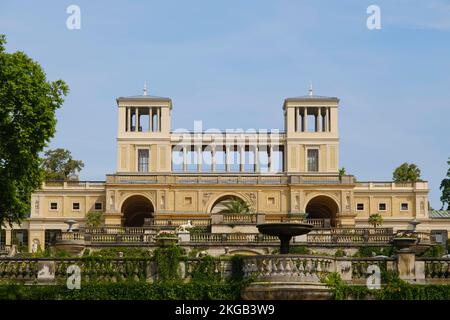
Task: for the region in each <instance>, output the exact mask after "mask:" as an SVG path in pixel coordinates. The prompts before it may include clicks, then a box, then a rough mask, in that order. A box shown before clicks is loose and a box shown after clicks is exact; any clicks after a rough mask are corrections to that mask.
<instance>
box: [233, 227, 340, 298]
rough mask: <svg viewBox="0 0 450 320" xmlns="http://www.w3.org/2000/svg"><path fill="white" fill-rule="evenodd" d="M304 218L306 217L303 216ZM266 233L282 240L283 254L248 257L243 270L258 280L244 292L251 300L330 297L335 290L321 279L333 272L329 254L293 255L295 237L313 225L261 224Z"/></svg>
mask: <svg viewBox="0 0 450 320" xmlns="http://www.w3.org/2000/svg"><path fill="white" fill-rule="evenodd" d="M302 220H303V219H302ZM256 227H257V228H258V230H259V232H260V233H262V234H266V235H270V236H276V237H278V238H279V239H280V254H279V255H278V254H269V255H258V256H249V257H245V258H244V260H243V265H244V266H243V271H244V274H245V276H246V277H253V279H254V281H253V282H251V283H250V284H249V285H248V286H246V287H245V289H243V291H242V296H243V298H244V299H248V300H255V299H256V300H277V299H281V300H291V299H295V300H297V299H301V300H310V299H314V300H315V299H320V300H322V299H330V298H331V296H332V293H331V291H330V289H329V288H328V286H327V285H326V284H325V283H323V282H322V281H321V279H323V277H324V276H326V275H327V274H329V273H330V272H333V271H334V270H335V269H334V261H333V259H332V258H330V257H327V256H319V255H317V256H313V255H299V254H289V242H290V241H291V239H292V237H294V236H300V235H304V234H307V233H309V232H310V231H311V229H313V228H314V226H313V225H312V224H309V223H302V222H300V221H298V222H295V221H292V220H291V221H290V222H278V223H262V224H257V225H256Z"/></svg>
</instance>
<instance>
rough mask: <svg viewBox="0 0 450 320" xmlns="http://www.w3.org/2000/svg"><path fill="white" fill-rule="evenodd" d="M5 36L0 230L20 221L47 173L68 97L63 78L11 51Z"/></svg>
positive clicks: (1, 41)
mask: <svg viewBox="0 0 450 320" xmlns="http://www.w3.org/2000/svg"><path fill="white" fill-rule="evenodd" d="M5 43H6V37H5V36H4V35H0V106H1V107H0V186H1V188H0V227H1V226H4V225H5V224H9V225H12V224H13V223H20V222H21V221H22V220H23V219H24V218H26V217H27V215H28V214H29V212H30V209H31V201H30V196H31V193H32V192H33V191H34V190H36V189H37V188H39V187H40V185H41V182H42V180H43V172H42V170H41V168H40V163H41V159H40V158H39V153H40V152H41V151H42V150H43V148H44V147H45V146H46V144H47V143H48V142H49V140H50V138H52V137H53V135H54V133H55V125H56V118H55V111H56V110H57V109H59V108H60V107H61V106H62V104H63V102H64V99H63V97H64V96H65V95H66V94H67V93H68V90H69V89H68V87H67V85H66V84H65V83H64V82H63V81H62V80H57V81H54V82H47V79H46V75H45V73H44V71H43V70H42V68H41V66H40V65H39V64H38V63H37V62H35V61H33V60H32V59H31V58H29V57H28V56H27V55H26V54H25V53H23V52H20V51H19V52H14V53H6V52H5Z"/></svg>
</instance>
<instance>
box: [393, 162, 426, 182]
mask: <svg viewBox="0 0 450 320" xmlns="http://www.w3.org/2000/svg"><path fill="white" fill-rule="evenodd" d="M393 180H394V181H395V182H417V181H421V180H420V169H419V168H418V167H417V166H416V165H415V164H414V163H411V164H409V163H406V162H405V163H403V164H401V165H400V166H399V167H397V168H396V169H395V170H394V174H393Z"/></svg>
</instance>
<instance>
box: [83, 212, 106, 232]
mask: <svg viewBox="0 0 450 320" xmlns="http://www.w3.org/2000/svg"><path fill="white" fill-rule="evenodd" d="M85 224H86V226H87V227H93V228H97V227H100V226H101V225H102V224H103V213H102V212H100V211H90V212H88V214H87V215H86V222H85Z"/></svg>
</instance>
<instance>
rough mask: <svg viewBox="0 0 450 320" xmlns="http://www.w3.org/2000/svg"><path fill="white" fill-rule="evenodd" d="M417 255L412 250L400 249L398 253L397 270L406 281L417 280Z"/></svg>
mask: <svg viewBox="0 0 450 320" xmlns="http://www.w3.org/2000/svg"><path fill="white" fill-rule="evenodd" d="M415 262H416V255H415V254H414V252H413V251H412V250H408V251H407V250H405V251H399V252H398V254H397V270H398V276H399V277H400V279H402V280H405V281H415V280H416V268H415Z"/></svg>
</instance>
